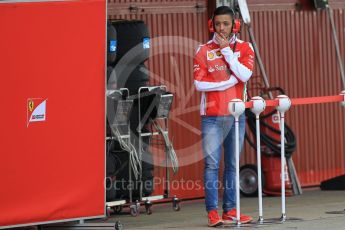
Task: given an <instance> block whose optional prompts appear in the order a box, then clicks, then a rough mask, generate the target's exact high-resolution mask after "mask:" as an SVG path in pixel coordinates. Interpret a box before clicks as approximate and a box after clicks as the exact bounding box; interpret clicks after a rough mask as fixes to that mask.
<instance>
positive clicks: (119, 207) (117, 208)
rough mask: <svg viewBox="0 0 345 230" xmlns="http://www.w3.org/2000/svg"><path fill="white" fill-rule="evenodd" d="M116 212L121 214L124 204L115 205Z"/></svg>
mask: <svg viewBox="0 0 345 230" xmlns="http://www.w3.org/2000/svg"><path fill="white" fill-rule="evenodd" d="M113 210H114V213H115V214H119V213H121V212H122V205H119V206H115V207H113Z"/></svg>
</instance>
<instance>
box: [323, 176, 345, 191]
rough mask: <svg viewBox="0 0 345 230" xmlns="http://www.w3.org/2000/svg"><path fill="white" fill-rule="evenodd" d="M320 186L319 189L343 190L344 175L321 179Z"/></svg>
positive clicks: (344, 187)
mask: <svg viewBox="0 0 345 230" xmlns="http://www.w3.org/2000/svg"><path fill="white" fill-rule="evenodd" d="M320 188H321V190H345V175H342V176H337V177H334V178H331V179H328V180H325V181H322V182H321V185H320Z"/></svg>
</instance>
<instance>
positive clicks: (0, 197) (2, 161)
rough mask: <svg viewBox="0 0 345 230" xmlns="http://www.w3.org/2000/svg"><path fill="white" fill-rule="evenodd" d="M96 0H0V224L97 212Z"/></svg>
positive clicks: (101, 42) (100, 78)
mask: <svg viewBox="0 0 345 230" xmlns="http://www.w3.org/2000/svg"><path fill="white" fill-rule="evenodd" d="M105 28H106V2H105V0H84V1H80V0H79V1H59V2H53V1H50V2H49V1H41V2H37V1H36V2H31V3H21V2H19V1H17V2H13V1H12V2H11V1H9V2H1V3H0V31H1V35H0V108H1V109H0V156H1V158H0V183H1V192H0V204H1V206H0V228H1V227H4V226H13V225H22V224H24V225H25V224H30V223H37V222H47V221H58V220H67V219H74V218H83V217H84V218H85V217H99V216H103V215H104V204H105V197H104V196H105V194H104V186H103V183H104V177H105V144H104V140H105V136H104V135H105V103H104V102H105V100H104V95H105V93H104V89H105V87H104V86H105V51H106V48H105V43H106V42H105V39H106V37H105V35H106V32H105Z"/></svg>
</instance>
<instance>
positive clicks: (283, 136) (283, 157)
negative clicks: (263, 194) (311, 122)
mask: <svg viewBox="0 0 345 230" xmlns="http://www.w3.org/2000/svg"><path fill="white" fill-rule="evenodd" d="M284 124H285V123H284V112H281V113H280V126H281V127H280V144H281V149H280V157H281V193H282V200H281V202H282V216H281V221H282V222H284V221H285V220H286V214H285V135H284V132H285V125H284Z"/></svg>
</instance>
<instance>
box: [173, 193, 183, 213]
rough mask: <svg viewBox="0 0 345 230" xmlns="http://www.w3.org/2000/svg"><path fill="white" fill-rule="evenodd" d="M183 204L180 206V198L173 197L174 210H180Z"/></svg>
mask: <svg viewBox="0 0 345 230" xmlns="http://www.w3.org/2000/svg"><path fill="white" fill-rule="evenodd" d="M180 209H181V206H180V199H179V198H177V197H176V196H174V198H173V210H174V211H176V212H177V211H180Z"/></svg>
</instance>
